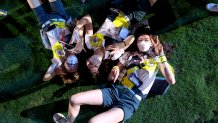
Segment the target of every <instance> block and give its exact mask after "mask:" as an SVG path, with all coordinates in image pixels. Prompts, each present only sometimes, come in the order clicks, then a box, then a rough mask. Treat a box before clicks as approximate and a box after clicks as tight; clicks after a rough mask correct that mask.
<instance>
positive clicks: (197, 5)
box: [0, 0, 218, 123]
mask: <svg viewBox="0 0 218 123" xmlns="http://www.w3.org/2000/svg"><path fill="white" fill-rule="evenodd" d="M21 1H22V0H21ZM21 1H16V2H15V3H11V1H9V0H5V1H4V2H3V4H0V7H1V8H5V9H8V10H9V15H8V16H7V17H0V24H1V28H3V29H4V30H1V33H0V59H1V60H0V84H1V86H0V119H1V120H0V123H17V122H20V123H47V122H52V115H53V113H54V112H63V113H65V114H66V113H67V103H68V98H69V96H70V95H72V94H75V93H78V92H81V91H85V90H90V89H93V88H96V87H98V86H99V85H93V84H92V82H88V81H87V82H86V81H81V82H79V83H76V84H73V85H69V86H63V85H62V84H61V81H60V80H59V79H58V78H56V79H54V80H53V81H51V82H47V83H45V82H43V81H42V75H43V73H44V72H45V71H46V69H47V67H48V66H49V64H50V60H49V59H50V58H51V57H52V54H51V52H50V51H49V50H46V49H45V48H43V46H42V43H41V39H40V34H39V29H40V28H39V26H38V25H37V21H36V18H35V16H34V15H33V13H32V11H31V10H30V9H29V8H28V5H27V3H25V2H26V1H23V2H21ZM63 2H64V5H65V6H66V10H67V11H68V12H69V13H70V14H73V15H74V16H82V15H84V14H86V13H87V12H90V11H92V13H91V14H92V15H93V18H94V27H95V28H97V27H98V26H99V25H100V23H101V22H102V21H103V20H104V18H102V17H103V16H104V13H105V11H101V12H99V10H104V9H103V8H104V6H105V5H106V4H107V3H108V0H104V1H103V2H101V3H99V2H96V0H93V1H88V3H86V4H84V5H81V4H80V2H79V0H74V1H73V0H63ZM207 2H217V3H218V1H217V0H214V1H209V0H208V1H206V0H201V1H195V0H193V1H189V0H177V1H176V0H169V5H170V9H171V12H172V13H173V16H174V19H175V20H173V22H172V23H170V24H167V25H165V26H163V27H161V28H159V29H158V32H157V33H159V34H160V39H161V40H162V41H163V42H166V43H168V44H170V45H173V46H174V47H175V49H174V51H173V53H172V54H171V57H170V60H169V62H170V63H171V64H172V65H173V66H174V68H175V72H176V80H177V83H176V85H174V86H172V87H171V88H170V89H169V91H168V92H167V94H166V95H164V96H159V97H156V98H149V99H147V100H146V101H143V102H142V103H141V105H140V107H139V109H138V110H137V112H136V113H135V114H134V115H133V117H132V118H131V119H130V120H128V121H127V122H128V123H145V122H149V123H175V122H181V123H190V122H196V123H198V122H218V103H217V102H218V84H217V81H218V76H217V75H218V64H217V63H218V54H217V52H218V37H217V35H218V32H217V31H218V16H217V14H213V13H209V12H208V11H206V10H205V8H204V6H205V3H207ZM0 3H2V2H0ZM15 4H16V5H15ZM10 7H11V8H12V9H9V8H10ZM160 9H161V8H160ZM96 11H97V12H96ZM99 14H100V16H98V15H99ZM156 16H158V15H156ZM84 83H87V84H88V86H84V85H85V84H84ZM89 83H90V85H89ZM97 112H99V110H98V109H97V110H95V108H93V107H92V106H84V107H82V109H81V113H80V115H79V117H78V119H77V121H78V122H81V123H83V122H87V120H88V119H89V118H91V117H92V116H94V115H95V114H96V113H97Z"/></svg>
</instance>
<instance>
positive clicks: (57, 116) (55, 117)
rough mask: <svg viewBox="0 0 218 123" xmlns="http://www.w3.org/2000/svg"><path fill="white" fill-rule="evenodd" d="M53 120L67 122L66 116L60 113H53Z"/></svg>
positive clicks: (56, 122)
mask: <svg viewBox="0 0 218 123" xmlns="http://www.w3.org/2000/svg"><path fill="white" fill-rule="evenodd" d="M53 120H54V122H55V123H67V118H66V117H65V116H64V115H63V114H61V113H55V114H54V115H53Z"/></svg>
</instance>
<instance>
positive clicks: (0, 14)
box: [0, 9, 8, 16]
mask: <svg viewBox="0 0 218 123" xmlns="http://www.w3.org/2000/svg"><path fill="white" fill-rule="evenodd" d="M7 14H8V12H7V11H5V10H3V9H0V16H6V15H7Z"/></svg>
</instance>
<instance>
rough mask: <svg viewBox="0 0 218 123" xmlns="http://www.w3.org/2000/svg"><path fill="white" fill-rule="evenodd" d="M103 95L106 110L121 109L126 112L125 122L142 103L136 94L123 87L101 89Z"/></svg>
mask: <svg viewBox="0 0 218 123" xmlns="http://www.w3.org/2000/svg"><path fill="white" fill-rule="evenodd" d="M101 91H102V94H103V106H104V107H105V108H114V107H117V108H121V109H122V110H123V112H124V118H123V121H126V120H127V119H129V118H130V117H131V116H132V115H133V113H134V112H135V111H136V110H137V109H138V106H139V103H140V101H139V100H138V99H137V98H136V97H135V94H134V93H133V92H131V90H129V89H128V88H126V87H124V86H122V85H113V84H112V85H111V86H109V87H106V88H103V89H101Z"/></svg>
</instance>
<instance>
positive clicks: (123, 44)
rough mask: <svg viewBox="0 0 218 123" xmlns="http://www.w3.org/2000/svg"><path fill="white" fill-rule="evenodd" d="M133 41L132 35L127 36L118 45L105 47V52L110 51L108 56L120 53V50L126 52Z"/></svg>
mask: <svg viewBox="0 0 218 123" xmlns="http://www.w3.org/2000/svg"><path fill="white" fill-rule="evenodd" d="M134 40H135V36H134V35H129V36H128V37H127V38H126V39H125V40H124V41H123V42H120V43H113V44H111V45H109V46H107V47H106V50H112V52H111V53H110V55H114V54H115V53H117V52H120V51H121V50H126V49H127V48H128V47H129V46H130V45H131V44H132V43H133V41H134Z"/></svg>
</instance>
